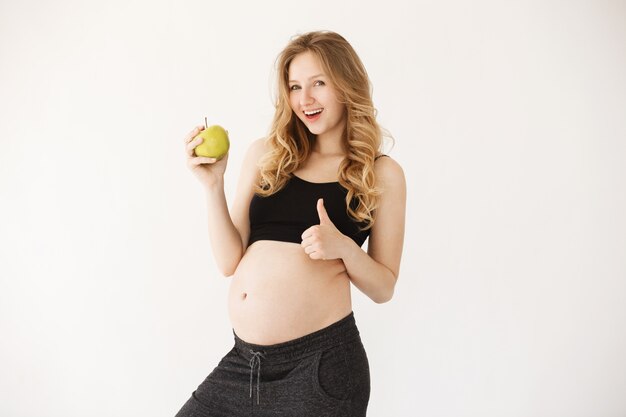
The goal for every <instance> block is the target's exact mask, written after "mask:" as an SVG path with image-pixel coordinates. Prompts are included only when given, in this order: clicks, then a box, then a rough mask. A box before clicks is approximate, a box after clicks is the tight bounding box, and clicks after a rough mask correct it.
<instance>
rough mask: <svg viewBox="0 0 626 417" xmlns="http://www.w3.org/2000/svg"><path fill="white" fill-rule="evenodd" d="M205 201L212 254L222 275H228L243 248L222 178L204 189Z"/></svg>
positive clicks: (232, 270)
mask: <svg viewBox="0 0 626 417" xmlns="http://www.w3.org/2000/svg"><path fill="white" fill-rule="evenodd" d="M206 202H207V211H208V225H209V239H210V241H211V249H212V251H213V256H214V258H215V262H216V263H217V267H218V268H219V270H220V271H221V272H222V275H224V276H225V277H228V276H231V275H233V274H234V273H235V269H237V265H239V261H240V260H241V258H242V257H243V253H244V248H243V246H242V240H241V236H240V235H239V231H238V230H237V228H236V227H235V225H234V224H233V221H232V219H231V217H230V213H229V212H228V205H227V203H226V195H225V193H224V180H223V178H222V179H221V181H220V183H218V184H216V186H214V187H211V188H208V189H207V190H206Z"/></svg>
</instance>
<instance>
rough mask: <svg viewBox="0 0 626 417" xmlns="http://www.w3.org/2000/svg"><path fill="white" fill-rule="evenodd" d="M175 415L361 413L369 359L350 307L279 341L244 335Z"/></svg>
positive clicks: (347, 416)
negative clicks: (344, 313) (250, 338)
mask: <svg viewBox="0 0 626 417" xmlns="http://www.w3.org/2000/svg"><path fill="white" fill-rule="evenodd" d="M233 336H234V337H235V345H234V346H233V348H232V349H231V350H230V352H228V353H227V354H226V356H224V357H223V358H222V360H221V361H220V362H219V364H218V365H217V367H216V368H215V369H213V371H212V372H211V373H210V374H209V375H208V376H207V377H206V378H205V380H204V381H203V382H202V383H201V384H200V385H199V386H198V387H197V389H196V390H195V391H193V393H192V394H191V397H190V398H189V399H188V400H187V402H186V403H185V404H184V405H183V407H182V408H181V409H180V411H179V412H178V413H177V414H176V417H192V416H193V417H200V416H202V417H239V416H241V417H244V416H267V417H270V416H288V417H291V416H293V417H308V416H311V417H313V416H315V417H323V416H329V417H330V416H342V417H352V416H354V417H363V416H365V415H366V411H367V404H368V402H369V397H370V372H369V362H368V359H367V354H366V353H365V348H364V347H363V344H362V342H361V337H360V334H359V330H358V328H357V326H356V321H355V319H354V312H351V313H350V314H349V315H348V316H346V317H344V318H343V319H341V320H339V321H337V322H335V323H333V324H331V325H330V326H328V327H325V328H323V329H321V330H318V331H316V332H314V333H310V334H308V335H305V336H302V337H299V338H297V339H293V340H290V341H287V342H283V343H278V344H275V345H257V344H253V343H248V342H245V341H243V340H241V339H240V338H239V337H238V336H237V334H235V331H234V330H233Z"/></svg>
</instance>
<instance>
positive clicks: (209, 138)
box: [194, 118, 230, 160]
mask: <svg viewBox="0 0 626 417" xmlns="http://www.w3.org/2000/svg"><path fill="white" fill-rule="evenodd" d="M204 125H205V129H204V130H202V131H201V132H200V134H198V136H196V137H195V138H194V139H196V138H198V137H201V138H202V139H203V142H202V143H201V144H200V145H198V146H196V148H195V149H194V151H195V153H196V155H198V156H206V157H207V158H215V159H218V160H219V159H222V158H223V157H224V155H226V153H227V152H228V149H229V148H230V141H229V140H228V131H227V130H225V129H224V128H223V127H222V126H220V125H212V126H206V118H205V119H204Z"/></svg>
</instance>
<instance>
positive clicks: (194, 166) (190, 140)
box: [185, 126, 228, 188]
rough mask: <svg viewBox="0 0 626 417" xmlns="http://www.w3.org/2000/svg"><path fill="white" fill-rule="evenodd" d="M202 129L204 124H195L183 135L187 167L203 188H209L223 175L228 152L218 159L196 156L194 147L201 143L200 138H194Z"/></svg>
mask: <svg viewBox="0 0 626 417" xmlns="http://www.w3.org/2000/svg"><path fill="white" fill-rule="evenodd" d="M203 130H204V126H197V127H196V128H195V129H194V130H192V131H191V132H189V133H188V134H187V136H185V150H186V152H187V167H188V168H189V170H190V171H191V172H192V173H193V174H194V175H195V176H196V178H198V181H200V183H202V185H203V186H204V188H210V187H212V186H213V185H215V184H217V182H218V181H219V180H220V179H221V178H222V179H223V177H224V172H225V171H226V165H227V163H228V153H227V154H226V155H224V157H223V158H222V159H220V160H219V161H218V160H217V159H215V158H206V157H204V156H196V153H195V152H194V149H195V148H196V146H198V145H199V144H201V143H202V141H203V139H202V138H200V137H199V138H196V139H195V140H194V138H195V137H196V136H197V135H198V133H200V132H202V131H203Z"/></svg>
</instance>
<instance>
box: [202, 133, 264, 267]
mask: <svg viewBox="0 0 626 417" xmlns="http://www.w3.org/2000/svg"><path fill="white" fill-rule="evenodd" d="M265 151H266V148H265V140H264V138H261V139H257V140H255V141H254V142H252V144H251V145H250V146H249V147H248V150H247V152H246V155H245V156H244V159H243V162H242V165H241V172H240V175H239V180H238V183H237V191H236V193H235V200H234V203H233V208H232V210H231V212H230V213H229V211H228V206H227V204H226V198H225V195H224V183H223V178H222V179H221V183H218V184H217V185H216V186H215V187H212V188H207V192H206V195H207V210H208V218H209V220H208V222H209V238H210V240H211V248H212V250H213V255H214V257H215V261H216V262H217V265H218V268H219V269H220V271H222V275H224V276H225V277H228V276H232V275H233V274H234V273H235V271H236V270H237V266H238V265H239V262H240V261H241V258H243V255H244V253H245V252H246V247H247V244H248V238H249V236H250V219H249V217H248V212H249V208H250V201H251V200H252V196H253V195H254V184H256V183H257V182H258V180H260V173H259V168H258V166H257V163H258V161H259V159H260V157H261V156H262V155H263V153H264V152H265Z"/></svg>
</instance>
